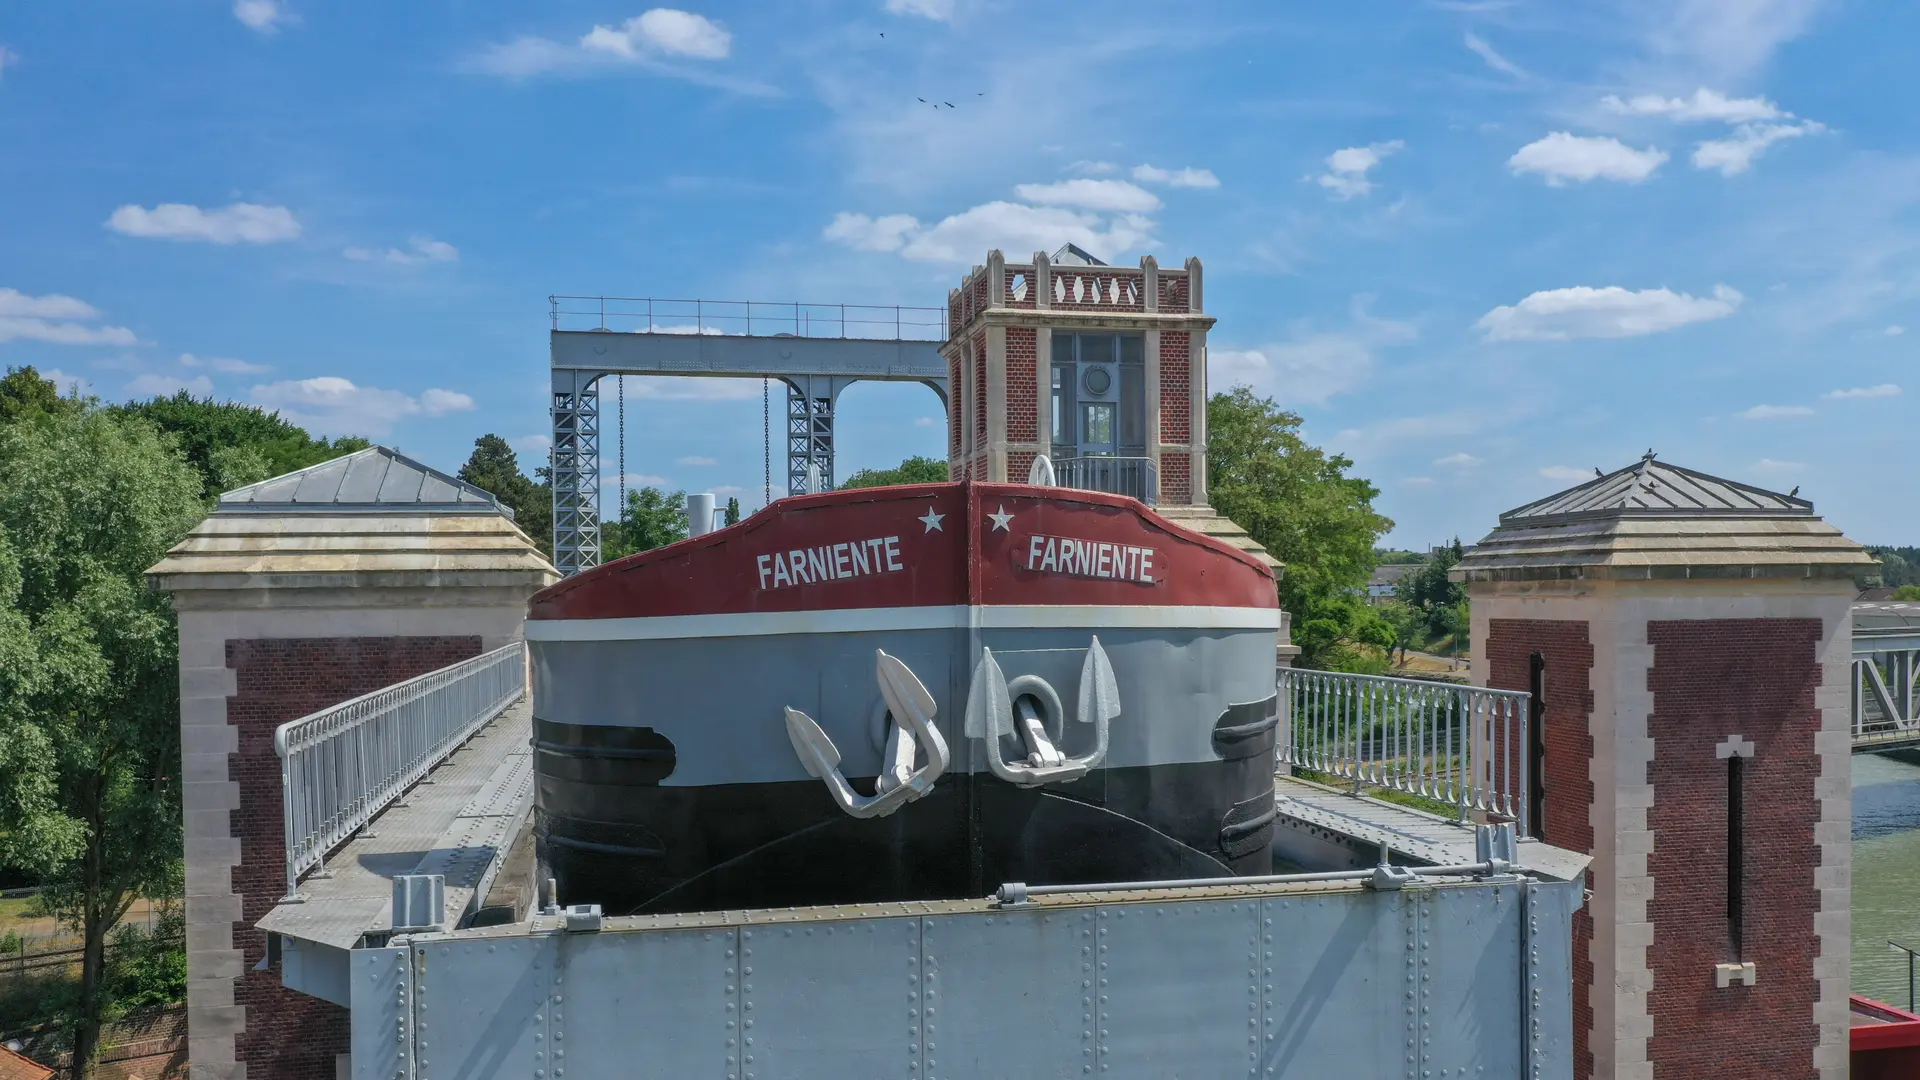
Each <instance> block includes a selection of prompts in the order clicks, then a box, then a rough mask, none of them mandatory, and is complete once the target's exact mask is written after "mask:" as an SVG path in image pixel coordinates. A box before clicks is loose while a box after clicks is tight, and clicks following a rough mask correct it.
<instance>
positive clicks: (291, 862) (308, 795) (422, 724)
mask: <svg viewBox="0 0 1920 1080" xmlns="http://www.w3.org/2000/svg"><path fill="white" fill-rule="evenodd" d="M526 692H527V662H526V646H525V644H524V643H522V642H517V641H516V642H514V643H513V644H511V645H505V646H502V647H501V648H498V649H495V650H493V651H492V652H490V653H484V654H482V655H480V656H476V657H474V658H472V659H470V660H462V661H460V662H459V663H457V664H452V665H449V666H447V667H443V668H441V669H439V670H438V671H429V672H427V673H426V674H425V675H421V676H418V677H417V678H412V679H408V680H407V681H406V682H401V683H395V684H393V685H392V686H388V687H384V688H382V689H379V690H375V691H374V692H373V693H371V694H365V695H362V696H360V697H357V698H354V699H353V700H351V701H344V702H341V703H340V704H338V705H334V706H331V707H329V708H325V709H322V710H320V711H319V712H316V713H313V714H311V715H308V716H303V717H301V718H300V719H298V720H289V721H288V722H286V723H284V724H281V725H280V727H279V728H278V729H276V730H275V731H274V733H273V749H274V752H275V753H277V754H279V755H280V785H281V790H282V792H283V797H284V802H285V810H286V835H287V898H288V899H290V900H291V899H294V898H295V897H296V892H297V887H298V885H299V881H300V875H302V874H304V873H306V872H307V871H308V870H312V869H316V868H319V869H321V870H322V871H323V872H324V867H325V862H324V860H325V859H326V855H327V852H329V851H331V850H333V849H334V848H335V847H336V846H338V845H339V844H341V843H343V842H344V841H346V840H347V839H348V838H349V837H351V836H352V835H353V834H354V833H355V832H356V831H358V830H359V829H361V828H362V827H364V826H365V825H366V824H367V823H368V822H370V821H372V820H373V818H374V816H375V815H377V814H378V813H380V811H381V810H383V809H385V808H386V807H387V805H388V804H389V803H391V802H393V801H394V800H395V799H397V798H399V797H400V796H401V795H402V794H404V793H405V792H406V790H407V789H408V788H410V787H412V786H413V785H414V784H415V783H417V782H419V781H420V780H421V779H422V778H423V777H425V776H426V775H427V773H428V772H429V771H430V770H431V769H432V768H433V767H434V766H435V765H438V764H439V763H440V762H441V761H443V760H445V758H446V757H447V755H449V754H451V753H453V752H454V751H455V750H456V749H458V748H459V747H460V745H461V744H462V743H465V742H466V741H467V739H469V738H471V737H472V736H473V733H474V732H476V731H478V730H480V728H481V727H483V726H485V724H486V723H487V722H488V721H489V720H492V719H493V718H494V717H496V716H498V715H500V713H501V712H502V711H504V710H505V709H506V708H507V706H509V705H512V704H513V703H514V702H516V701H518V700H520V698H521V697H523V696H524V695H525V694H526Z"/></svg>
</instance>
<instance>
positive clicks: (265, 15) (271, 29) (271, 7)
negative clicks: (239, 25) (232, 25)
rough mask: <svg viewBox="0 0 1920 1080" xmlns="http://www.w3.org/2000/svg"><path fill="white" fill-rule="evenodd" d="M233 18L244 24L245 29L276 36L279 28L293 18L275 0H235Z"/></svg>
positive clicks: (290, 21)
mask: <svg viewBox="0 0 1920 1080" xmlns="http://www.w3.org/2000/svg"><path fill="white" fill-rule="evenodd" d="M233 17H234V18H236V19H239V20H240V21H241V22H243V23H245V24H246V26H247V29H249V30H254V31H258V32H259V33H262V34H276V33H279V32H280V27H282V26H283V25H287V24H290V23H292V22H293V21H294V20H293V16H292V15H291V14H289V13H288V12H287V10H286V9H285V8H283V7H281V6H280V5H279V4H278V3H276V2H275V0H237V2H236V3H235V4H234V5H233Z"/></svg>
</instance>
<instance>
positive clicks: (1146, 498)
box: [1053, 455, 1160, 506]
mask: <svg viewBox="0 0 1920 1080" xmlns="http://www.w3.org/2000/svg"><path fill="white" fill-rule="evenodd" d="M1053 471H1054V477H1055V479H1056V480H1057V481H1058V483H1059V485H1060V486H1061V487H1070V488H1078V489H1080V490H1081V491H1104V492H1107V493H1108V494H1111V495H1128V496H1131V497H1133V498H1136V499H1139V500H1140V501H1141V502H1143V503H1146V504H1147V505H1148V506H1152V505H1154V504H1155V503H1156V502H1158V501H1160V475H1159V472H1158V471H1157V470H1156V469H1155V468H1154V462H1153V459H1152V458H1146V457H1107V456H1099V455H1095V456H1091V457H1076V458H1057V459H1055V460H1054V463H1053Z"/></svg>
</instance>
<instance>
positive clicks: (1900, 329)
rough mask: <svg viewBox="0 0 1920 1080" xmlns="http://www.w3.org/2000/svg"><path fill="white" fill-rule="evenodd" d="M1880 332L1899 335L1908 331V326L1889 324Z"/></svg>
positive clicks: (1893, 335) (1887, 334) (1892, 335)
mask: <svg viewBox="0 0 1920 1080" xmlns="http://www.w3.org/2000/svg"><path fill="white" fill-rule="evenodd" d="M1880 332H1881V333H1882V334H1885V335H1886V336H1888V337H1899V336H1900V335H1901V334H1904V333H1906V332H1907V328H1906V327H1904V326H1889V327H1887V328H1886V329H1885V330H1882V331H1880Z"/></svg>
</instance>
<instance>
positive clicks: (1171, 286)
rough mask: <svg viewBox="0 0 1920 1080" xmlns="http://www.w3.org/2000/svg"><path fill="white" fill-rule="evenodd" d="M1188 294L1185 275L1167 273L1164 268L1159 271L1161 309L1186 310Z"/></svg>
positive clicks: (1170, 310)
mask: <svg viewBox="0 0 1920 1080" xmlns="http://www.w3.org/2000/svg"><path fill="white" fill-rule="evenodd" d="M1188 295H1189V293H1188V283H1187V275H1185V274H1174V275H1169V274H1168V272H1167V271H1165V270H1162V271H1160V310H1161V311H1168V312H1178V311H1186V310H1187V297H1188Z"/></svg>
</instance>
